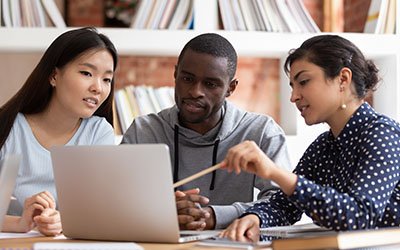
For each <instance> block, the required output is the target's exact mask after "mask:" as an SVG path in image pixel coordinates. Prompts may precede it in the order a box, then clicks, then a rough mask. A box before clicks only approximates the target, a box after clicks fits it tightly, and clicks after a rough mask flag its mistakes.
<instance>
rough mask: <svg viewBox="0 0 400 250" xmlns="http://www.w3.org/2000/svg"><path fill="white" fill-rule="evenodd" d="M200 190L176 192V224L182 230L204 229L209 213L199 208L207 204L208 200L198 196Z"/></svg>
mask: <svg viewBox="0 0 400 250" xmlns="http://www.w3.org/2000/svg"><path fill="white" fill-rule="evenodd" d="M199 192H200V189H198V188H196V189H191V190H187V191H183V192H182V191H176V192H175V200H176V209H177V211H178V222H179V227H180V229H183V230H203V229H205V228H206V226H207V223H206V220H207V218H209V217H210V213H209V212H208V211H207V210H206V209H203V208H202V207H201V205H206V204H208V202H209V200H208V198H206V197H204V196H201V195H198V194H199Z"/></svg>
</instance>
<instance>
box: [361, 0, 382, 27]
mask: <svg viewBox="0 0 400 250" xmlns="http://www.w3.org/2000/svg"><path fill="white" fill-rule="evenodd" d="M385 1H386V0H371V3H370V5H369V9H368V16H367V20H366V22H365V26H364V33H378V31H379V25H380V23H381V22H382V20H381V19H382V14H383V13H381V9H382V8H383V7H384V6H383V5H384V2H385ZM378 21H379V23H378Z"/></svg>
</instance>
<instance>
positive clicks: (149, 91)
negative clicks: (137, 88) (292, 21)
mask: <svg viewBox="0 0 400 250" xmlns="http://www.w3.org/2000/svg"><path fill="white" fill-rule="evenodd" d="M146 91H147V95H148V96H149V100H150V103H151V104H152V106H153V110H154V113H158V112H160V111H161V108H160V104H159V102H158V100H157V98H156V95H155V93H154V87H153V86H146Z"/></svg>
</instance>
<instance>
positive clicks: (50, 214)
mask: <svg viewBox="0 0 400 250" xmlns="http://www.w3.org/2000/svg"><path fill="white" fill-rule="evenodd" d="M33 220H34V221H35V223H36V225H37V228H38V230H39V232H41V233H42V234H44V235H47V236H54V235H57V234H60V233H61V232H62V227H61V218H60V213H59V212H58V211H57V210H55V209H52V208H46V209H45V210H43V212H42V213H41V214H40V215H37V216H35V217H34V218H33Z"/></svg>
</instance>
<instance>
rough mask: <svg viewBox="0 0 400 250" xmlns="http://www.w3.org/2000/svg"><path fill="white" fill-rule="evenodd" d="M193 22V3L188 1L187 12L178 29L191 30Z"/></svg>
mask: <svg viewBox="0 0 400 250" xmlns="http://www.w3.org/2000/svg"><path fill="white" fill-rule="evenodd" d="M193 21H194V1H193V0H190V1H189V9H188V11H187V14H186V17H185V19H183V22H182V25H181V26H180V29H184V30H185V29H191V28H193Z"/></svg>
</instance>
